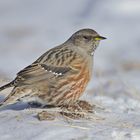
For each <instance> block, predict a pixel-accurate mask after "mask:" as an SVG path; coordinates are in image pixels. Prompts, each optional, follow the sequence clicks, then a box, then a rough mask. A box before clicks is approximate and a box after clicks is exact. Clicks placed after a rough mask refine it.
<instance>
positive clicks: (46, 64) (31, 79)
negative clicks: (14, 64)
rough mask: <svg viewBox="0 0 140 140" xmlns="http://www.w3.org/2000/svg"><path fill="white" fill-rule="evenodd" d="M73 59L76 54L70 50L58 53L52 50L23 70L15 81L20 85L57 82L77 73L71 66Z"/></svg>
mask: <svg viewBox="0 0 140 140" xmlns="http://www.w3.org/2000/svg"><path fill="white" fill-rule="evenodd" d="M71 53H73V54H71ZM73 57H75V54H74V52H72V51H70V50H63V51H62V50H61V51H58V50H57V51H56V52H55V50H53V51H51V50H50V51H49V52H47V53H46V54H44V55H42V56H41V57H40V58H39V59H38V60H37V61H35V62H34V63H33V64H31V65H29V66H28V67H26V68H24V69H23V70H21V71H20V72H19V73H18V74H17V78H16V80H15V81H16V82H17V84H18V85H24V84H34V83H37V82H40V81H44V80H46V81H50V82H53V81H56V79H57V78H59V77H62V76H65V75H67V74H68V73H75V72H76V69H74V68H73V67H72V65H70V63H72V61H74V59H73ZM64 59H65V60H64Z"/></svg>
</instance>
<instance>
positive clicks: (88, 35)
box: [68, 29, 106, 54]
mask: <svg viewBox="0 0 140 140" xmlns="http://www.w3.org/2000/svg"><path fill="white" fill-rule="evenodd" d="M103 39H106V38H105V37H103V36H100V35H99V34H98V33H97V32H96V31H94V30H92V29H81V30H79V31H77V32H75V33H74V34H73V35H72V36H71V37H70V39H69V40H68V42H71V43H72V44H73V45H74V46H77V47H80V48H82V49H84V51H86V52H88V53H89V54H92V53H94V51H95V49H96V48H97V46H98V45H99V42H100V41H101V40H103Z"/></svg>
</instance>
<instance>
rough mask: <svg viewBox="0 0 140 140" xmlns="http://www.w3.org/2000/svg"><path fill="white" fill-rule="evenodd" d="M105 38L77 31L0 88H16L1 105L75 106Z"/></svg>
mask: <svg viewBox="0 0 140 140" xmlns="http://www.w3.org/2000/svg"><path fill="white" fill-rule="evenodd" d="M104 39H106V38H105V37H103V36H100V35H99V34H98V33H97V32H96V31H95V30H93V29H89V28H85V29H81V30H79V31H77V32H75V33H74V34H73V35H72V36H71V37H70V38H69V39H68V40H67V41H65V42H64V43H63V44H61V45H58V46H56V47H54V48H52V49H50V50H48V51H47V52H45V53H44V54H43V55H41V56H40V57H39V58H38V59H37V60H36V61H34V62H33V63H32V64H31V65H29V66H27V67H25V68H24V69H23V70H21V71H19V72H18V73H17V75H16V78H15V79H14V80H13V81H11V82H10V83H8V84H6V85H4V86H2V87H0V91H2V90H4V89H6V88H10V87H13V89H12V91H11V93H10V94H9V95H8V96H7V97H6V98H5V99H4V100H3V101H2V102H1V103H0V105H1V106H7V105H11V104H14V103H17V102H18V101H21V100H26V101H30V100H34V101H36V102H38V103H40V104H42V105H52V106H56V107H58V106H65V105H71V104H74V103H75V102H77V101H78V100H79V98H80V97H81V96H82V95H83V93H84V91H85V89H86V87H87V84H88V83H89V81H90V79H91V77H92V69H93V57H94V53H95V50H96V48H97V47H98V45H99V42H100V41H101V40H104Z"/></svg>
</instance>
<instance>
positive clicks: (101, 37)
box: [95, 36, 106, 41]
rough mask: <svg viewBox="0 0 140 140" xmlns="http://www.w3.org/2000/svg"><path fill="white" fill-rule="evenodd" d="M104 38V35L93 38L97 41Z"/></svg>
mask: <svg viewBox="0 0 140 140" xmlns="http://www.w3.org/2000/svg"><path fill="white" fill-rule="evenodd" d="M104 39H106V37H103V36H97V37H95V40H96V41H98V40H104Z"/></svg>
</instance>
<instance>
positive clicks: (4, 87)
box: [0, 81, 14, 91]
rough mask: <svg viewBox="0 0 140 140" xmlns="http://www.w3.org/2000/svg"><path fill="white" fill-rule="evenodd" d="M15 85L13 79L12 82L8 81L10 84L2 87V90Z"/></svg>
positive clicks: (0, 88) (0, 89)
mask: <svg viewBox="0 0 140 140" xmlns="http://www.w3.org/2000/svg"><path fill="white" fill-rule="evenodd" d="M13 86H14V81H12V82H10V83H8V84H6V85H4V86H2V87H0V91H2V90H4V89H6V88H10V87H13Z"/></svg>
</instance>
